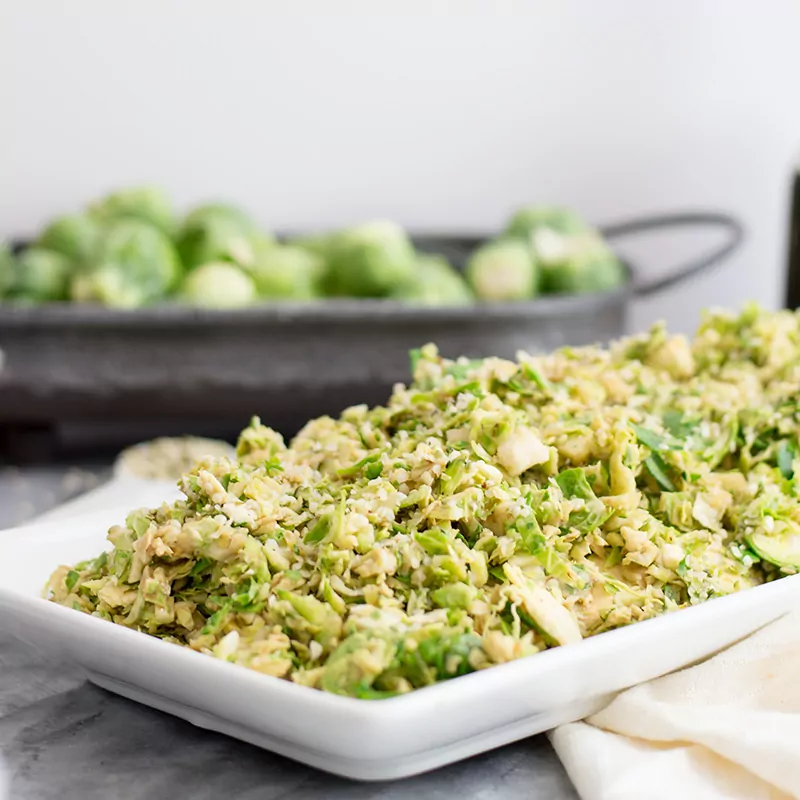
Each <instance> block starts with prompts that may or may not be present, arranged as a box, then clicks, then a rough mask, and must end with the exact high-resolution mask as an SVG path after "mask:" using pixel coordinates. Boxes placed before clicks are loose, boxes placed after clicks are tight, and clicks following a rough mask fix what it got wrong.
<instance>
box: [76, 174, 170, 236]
mask: <svg viewBox="0 0 800 800" xmlns="http://www.w3.org/2000/svg"><path fill="white" fill-rule="evenodd" d="M89 209H90V213H91V215H92V216H93V217H94V218H95V219H97V220H99V221H101V222H102V223H108V222H113V221H115V220H118V219H121V218H133V219H137V220H141V221H143V222H148V223H150V224H151V225H154V226H155V227H156V228H159V229H160V230H161V231H162V232H163V233H165V234H167V235H168V236H169V235H171V234H172V232H173V230H174V228H175V218H174V216H173V212H172V203H171V202H170V199H169V197H167V195H166V194H165V193H164V192H163V191H162V190H161V189H159V188H158V187H157V186H137V187H134V188H131V189H122V190H120V191H118V192H113V193H111V194H109V195H107V196H106V197H104V198H102V199H101V200H99V201H97V202H96V203H93V204H92V205H91V206H90V207H89Z"/></svg>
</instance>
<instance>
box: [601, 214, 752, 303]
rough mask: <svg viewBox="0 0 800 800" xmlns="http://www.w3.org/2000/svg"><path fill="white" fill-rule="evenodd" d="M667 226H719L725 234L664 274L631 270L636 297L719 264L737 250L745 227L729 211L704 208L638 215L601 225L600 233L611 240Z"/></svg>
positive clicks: (666, 287)
mask: <svg viewBox="0 0 800 800" xmlns="http://www.w3.org/2000/svg"><path fill="white" fill-rule="evenodd" d="M669 228H720V229H722V230H724V231H725V232H726V234H727V235H726V238H725V241H724V242H723V243H722V244H720V245H719V246H718V247H716V248H714V250H711V251H710V252H707V253H705V254H704V255H702V256H698V257H697V258H694V259H692V260H691V261H689V262H687V263H685V264H681V265H679V266H677V267H673V268H672V269H670V270H668V271H667V274H666V275H662V276H660V277H657V278H650V279H644V278H641V277H640V276H639V275H637V274H636V273H635V272H634V274H633V277H632V281H633V293H634V294H635V295H636V296H637V297H649V296H650V295H652V294H656V293H657V292H660V291H661V290H662V289H669V288H670V287H672V286H676V285H677V284H679V283H682V282H683V281H685V280H688V279H689V278H691V277H693V276H695V275H698V274H700V273H702V272H706V271H708V270H710V269H712V268H713V267H716V266H718V265H719V263H720V262H721V261H722V260H723V259H725V258H726V257H727V256H729V255H730V254H731V253H732V252H733V251H734V250H736V248H737V247H738V246H739V244H740V243H741V241H742V238H743V237H744V228H743V226H742V224H741V223H740V222H739V221H738V220H737V219H735V218H734V217H732V216H730V215H729V214H723V213H719V212H707V211H701V212H684V213H680V214H657V215H655V216H651V217H639V218H637V219H632V220H629V221H627V222H620V223H617V224H615V225H605V226H603V227H602V228H601V232H602V234H603V236H605V237H606V238H607V239H609V240H612V239H616V238H621V237H623V236H632V235H638V234H641V233H652V232H653V231H659V230H665V229H669Z"/></svg>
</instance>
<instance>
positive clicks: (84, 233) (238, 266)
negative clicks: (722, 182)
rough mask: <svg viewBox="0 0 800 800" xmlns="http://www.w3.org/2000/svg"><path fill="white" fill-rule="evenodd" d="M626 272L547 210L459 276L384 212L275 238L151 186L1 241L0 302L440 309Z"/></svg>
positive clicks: (565, 216)
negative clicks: (178, 203)
mask: <svg viewBox="0 0 800 800" xmlns="http://www.w3.org/2000/svg"><path fill="white" fill-rule="evenodd" d="M626 279H627V277H626V274H625V271H624V268H623V267H622V265H621V263H620V262H619V260H618V259H617V258H616V256H615V255H614V254H613V253H612V251H611V250H610V248H609V247H608V245H607V244H606V243H605V242H604V241H603V240H602V238H601V237H600V235H599V234H598V233H597V231H595V230H594V229H593V228H591V227H590V226H589V225H587V223H586V222H584V221H583V220H581V219H580V218H579V217H577V216H576V215H575V214H574V213H573V212H571V211H565V210H562V209H558V208H551V207H549V206H530V207H526V208H523V209H520V210H519V211H517V212H516V214H514V216H513V217H512V218H511V220H510V222H509V223H508V226H507V227H506V229H505V230H504V232H503V233H502V234H501V235H500V236H498V237H496V238H495V239H493V240H492V241H489V242H487V243H486V244H485V245H483V246H482V247H479V248H478V249H477V250H476V251H475V252H474V253H473V254H472V256H471V257H470V259H469V263H468V265H467V266H466V269H465V271H464V272H463V273H462V271H461V270H459V269H457V268H456V267H455V266H454V265H453V264H451V263H450V262H449V261H448V260H447V259H446V258H444V257H443V256H441V255H434V256H432V255H430V254H425V253H420V252H417V250H416V249H415V247H414V245H413V243H412V241H411V239H410V238H409V235H408V233H407V232H406V231H405V230H404V229H403V228H402V227H400V226H399V225H397V224H396V223H394V222H391V221H388V220H373V221H370V222H365V223H362V224H359V225H354V226H351V227H348V228H342V229H338V230H334V231H328V232H324V233H320V234H316V235H313V236H304V237H295V238H292V239H289V240H288V241H281V242H278V241H277V239H276V238H275V236H273V235H272V234H271V233H269V232H267V231H265V230H262V229H261V227H260V226H259V225H258V224H257V223H256V222H255V220H254V219H253V218H252V217H251V216H250V215H249V214H247V213H246V212H245V211H243V210H242V209H240V208H238V207H236V206H232V205H229V204H223V203H207V204H205V205H201V206H199V207H197V208H194V209H192V210H191V211H190V212H189V213H188V214H186V215H185V216H183V217H180V216H179V215H178V214H176V212H175V210H174V208H173V205H172V202H171V200H170V198H169V197H168V196H167V195H166V194H165V193H164V192H163V191H162V190H161V189H159V188H158V187H156V186H138V187H132V188H127V189H122V190H120V191H117V192H114V193H112V194H110V195H107V196H106V197H103V198H101V199H99V200H97V201H95V202H93V203H90V204H89V205H88V206H87V207H86V208H85V209H83V210H81V211H79V212H77V213H70V214H65V215H63V216H60V217H57V218H56V219H54V220H52V221H51V222H50V223H48V224H47V225H46V226H45V227H44V229H43V230H42V231H41V232H40V233H39V235H38V237H37V238H36V239H35V240H34V241H33V242H32V243H30V244H29V245H28V246H27V247H26V248H24V249H23V250H22V251H21V252H20V253H16V254H15V253H12V252H11V251H10V250H9V248H8V247H6V246H5V245H3V244H2V242H0V299H2V301H4V302H7V303H11V304H14V305H38V304H41V303H50V302H63V301H73V302H77V303H92V304H96V305H103V306H108V307H111V308H139V307H141V306H148V305H153V304H154V303H159V302H165V301H171V302H175V303H181V304H186V305H190V306H197V307H203V308H220V309H235V308H244V307H248V306H253V305H257V304H263V303H267V302H269V303H279V302H287V301H294V302H304V303H305V302H311V301H313V300H318V299H322V298H326V297H355V298H369V297H372V298H387V299H390V300H395V301H397V302H400V303H404V304H411V305H417V306H439V307H443V306H451V307H452V306H464V305H471V304H473V303H475V302H477V301H482V300H483V301H511V300H525V299H530V298H533V297H534V296H536V295H537V294H540V293H562V294H575V293H584V292H599V291H606V290H609V289H613V288H615V287H618V286H620V285H622V284H624V283H625V281H626Z"/></svg>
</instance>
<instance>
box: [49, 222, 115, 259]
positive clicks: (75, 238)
mask: <svg viewBox="0 0 800 800" xmlns="http://www.w3.org/2000/svg"><path fill="white" fill-rule="evenodd" d="M99 235H100V225H99V223H98V221H97V220H96V219H95V218H94V217H92V216H91V215H89V214H66V215H65V216H63V217H58V218H57V219H54V220H53V221H52V222H51V223H50V224H49V225H48V226H47V227H46V228H45V229H44V230H43V231H42V233H41V235H40V236H39V238H38V240H37V241H36V244H37V246H39V247H44V248H46V249H47V250H53V251H55V252H56V253H61V254H62V255H64V256H66V257H67V258H68V259H70V260H71V261H72V262H74V263H75V264H85V263H86V262H87V261H88V260H89V258H90V257H91V255H92V253H93V251H94V248H95V246H96V244H97V240H98V238H99Z"/></svg>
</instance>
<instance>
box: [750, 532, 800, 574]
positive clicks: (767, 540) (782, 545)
mask: <svg viewBox="0 0 800 800" xmlns="http://www.w3.org/2000/svg"><path fill="white" fill-rule="evenodd" d="M745 541H746V542H747V544H748V545H750V547H751V548H752V549H753V550H754V551H755V553H756V554H757V555H758V556H760V557H761V558H763V559H764V561H768V562H769V563H770V564H774V565H775V566H776V567H783V568H787V567H788V568H791V569H794V570H798V569H800V529H798V526H797V525H796V524H794V523H790V522H783V521H776V522H775V530H774V531H773V532H772V533H767V532H765V531H764V530H763V529H762V530H760V531H756V532H755V533H751V534H749V535H746V536H745Z"/></svg>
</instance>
